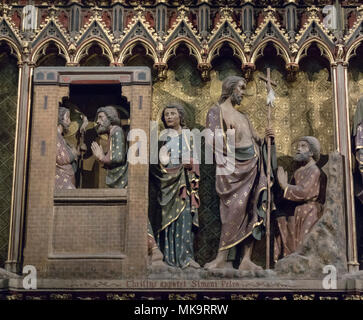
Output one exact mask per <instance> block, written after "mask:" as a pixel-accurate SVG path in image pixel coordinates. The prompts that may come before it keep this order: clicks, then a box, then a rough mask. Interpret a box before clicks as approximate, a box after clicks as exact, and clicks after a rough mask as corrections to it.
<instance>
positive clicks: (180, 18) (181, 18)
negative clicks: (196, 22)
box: [165, 5, 202, 44]
mask: <svg viewBox="0 0 363 320" xmlns="http://www.w3.org/2000/svg"><path fill="white" fill-rule="evenodd" d="M188 11H189V9H188V8H187V7H185V6H184V5H181V6H180V7H179V8H178V9H177V18H176V20H175V22H174V23H173V25H172V26H171V28H170V30H169V31H167V33H166V36H165V42H166V43H167V44H168V43H169V42H170V41H171V40H172V38H173V37H174V36H175V32H176V31H177V30H178V29H179V28H180V26H181V25H182V24H183V25H185V26H186V28H187V31H189V32H190V33H191V34H192V36H193V37H194V38H195V39H196V40H197V42H199V44H200V41H201V40H202V37H201V36H200V35H199V34H198V31H197V30H196V29H195V28H194V26H193V24H192V23H191V22H190V20H189V17H188V15H187V13H188Z"/></svg>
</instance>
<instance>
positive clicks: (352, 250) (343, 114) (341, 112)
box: [332, 61, 359, 272]
mask: <svg viewBox="0 0 363 320" xmlns="http://www.w3.org/2000/svg"><path fill="white" fill-rule="evenodd" d="M332 76H333V86H334V88H333V90H334V108H335V110H334V115H335V117H334V118H335V139H336V140H335V145H336V146H337V150H338V151H339V152H340V153H341V154H342V156H343V170H344V179H345V188H344V190H345V194H344V197H345V204H346V207H345V212H346V217H345V221H346V224H347V228H346V230H347V259H348V270H349V272H355V271H358V270H359V263H358V261H357V236H356V228H355V224H356V222H355V208H354V191H353V175H352V153H351V142H350V140H351V139H350V134H351V133H350V132H351V131H350V124H349V104H348V73H347V65H346V64H344V63H343V61H338V62H337V63H335V64H332Z"/></svg>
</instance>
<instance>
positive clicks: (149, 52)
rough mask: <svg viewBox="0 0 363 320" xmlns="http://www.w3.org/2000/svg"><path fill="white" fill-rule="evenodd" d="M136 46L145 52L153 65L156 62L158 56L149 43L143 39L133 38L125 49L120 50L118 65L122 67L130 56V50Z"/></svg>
mask: <svg viewBox="0 0 363 320" xmlns="http://www.w3.org/2000/svg"><path fill="white" fill-rule="evenodd" d="M138 44H140V45H142V46H143V47H144V48H145V50H146V55H147V56H149V57H151V58H152V59H153V60H154V63H156V62H157V60H158V56H157V54H156V51H155V49H154V47H153V45H152V44H151V43H149V42H148V41H147V40H145V39H144V38H141V37H140V38H135V39H133V40H132V41H130V42H128V43H127V44H126V45H125V47H124V48H123V49H122V50H121V53H120V57H119V59H118V63H119V64H121V65H123V64H124V62H125V60H126V59H127V58H128V57H129V56H130V55H131V54H132V50H133V49H134V48H135V46H137V45H138Z"/></svg>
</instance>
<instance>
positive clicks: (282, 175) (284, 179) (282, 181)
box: [277, 167, 288, 190]
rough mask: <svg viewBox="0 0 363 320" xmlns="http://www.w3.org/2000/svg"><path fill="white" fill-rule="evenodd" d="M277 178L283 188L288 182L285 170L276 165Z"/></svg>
mask: <svg viewBox="0 0 363 320" xmlns="http://www.w3.org/2000/svg"><path fill="white" fill-rule="evenodd" d="M277 179H278V180H279V184H280V187H281V188H282V189H284V190H285V188H286V187H287V184H288V183H287V181H288V176H287V172H286V171H285V170H284V169H283V168H282V167H278V169H277Z"/></svg>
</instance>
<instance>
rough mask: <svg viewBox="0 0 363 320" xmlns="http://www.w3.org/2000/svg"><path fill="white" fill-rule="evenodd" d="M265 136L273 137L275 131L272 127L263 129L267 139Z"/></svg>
mask: <svg viewBox="0 0 363 320" xmlns="http://www.w3.org/2000/svg"><path fill="white" fill-rule="evenodd" d="M267 138H271V140H273V139H274V138H275V131H274V129H272V128H267V129H266V130H265V139H266V141H267Z"/></svg>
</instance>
